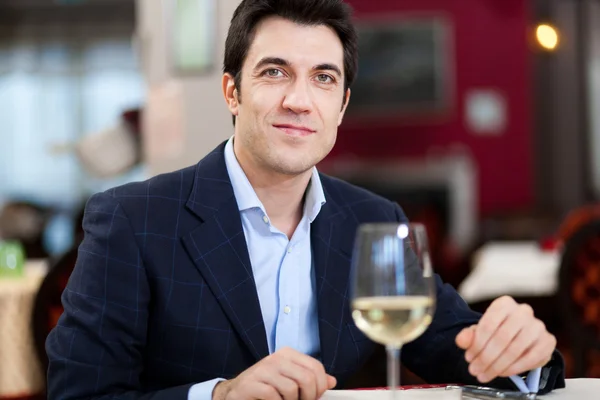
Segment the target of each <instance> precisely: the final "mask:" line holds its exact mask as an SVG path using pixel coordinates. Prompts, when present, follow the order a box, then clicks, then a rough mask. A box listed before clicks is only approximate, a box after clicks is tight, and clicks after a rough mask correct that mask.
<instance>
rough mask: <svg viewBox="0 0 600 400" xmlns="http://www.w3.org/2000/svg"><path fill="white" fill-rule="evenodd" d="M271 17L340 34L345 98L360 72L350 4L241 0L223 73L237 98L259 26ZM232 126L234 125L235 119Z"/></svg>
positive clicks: (327, 0) (227, 44)
mask: <svg viewBox="0 0 600 400" xmlns="http://www.w3.org/2000/svg"><path fill="white" fill-rule="evenodd" d="M270 16H279V17H282V18H285V19H287V20H290V21H292V22H295V23H297V24H301V25H309V26H310V25H325V26H328V27H330V28H331V29H333V30H334V31H335V32H336V33H337V35H338V37H339V38H340V41H341V42H342V45H343V47H344V75H345V80H344V95H345V93H346V91H347V89H348V88H349V87H350V86H351V85H352V83H353V82H354V79H355V77H356V72H357V69H358V39H357V34H356V30H355V28H354V25H353V24H352V20H351V17H352V9H351V8H350V6H349V5H348V4H346V3H344V1H342V0H242V2H241V3H240V5H239V6H238V7H237V9H236V10H235V12H234V13H233V17H232V19H231V24H230V26H229V32H228V33H227V40H226V41H225V57H224V61H223V72H224V73H229V74H231V75H232V76H233V77H234V83H235V87H236V88H237V89H238V99H240V98H239V96H240V87H241V80H242V65H243V64H244V61H245V60H246V56H247V55H248V49H249V48H250V45H251V44H252V41H253V40H254V34H255V28H256V25H257V24H258V23H259V22H260V21H261V20H263V19H264V18H267V17H270ZM240 101H241V99H240ZM233 123H234V125H235V116H234V117H233Z"/></svg>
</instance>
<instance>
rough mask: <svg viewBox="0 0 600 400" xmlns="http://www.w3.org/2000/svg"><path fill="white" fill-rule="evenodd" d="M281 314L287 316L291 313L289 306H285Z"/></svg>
mask: <svg viewBox="0 0 600 400" xmlns="http://www.w3.org/2000/svg"><path fill="white" fill-rule="evenodd" d="M283 312H284V313H286V314H289V313H291V312H292V309H291V308H290V306H285V308H284V309H283Z"/></svg>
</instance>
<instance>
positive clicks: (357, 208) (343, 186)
mask: <svg viewBox="0 0 600 400" xmlns="http://www.w3.org/2000/svg"><path fill="white" fill-rule="evenodd" d="M319 177H320V179H321V184H322V185H323V190H324V192H325V197H326V199H327V200H329V199H331V200H333V202H334V203H336V204H337V205H338V206H340V207H342V208H345V209H351V211H352V212H353V213H355V214H356V213H359V214H365V215H366V219H367V220H368V219H369V217H368V215H374V214H378V213H380V212H382V211H383V212H384V214H385V215H386V216H388V217H389V220H390V221H404V220H406V216H405V215H404V211H403V210H402V208H401V206H400V205H399V204H398V203H396V202H393V201H391V200H390V199H387V198H385V197H383V196H381V195H379V194H376V193H373V192H372V191H370V190H367V189H365V188H362V187H360V186H357V185H353V184H351V183H349V182H346V181H344V180H342V179H339V178H336V177H332V176H329V175H327V174H323V173H319Z"/></svg>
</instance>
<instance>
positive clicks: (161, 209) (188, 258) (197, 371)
mask: <svg viewBox="0 0 600 400" xmlns="http://www.w3.org/2000/svg"><path fill="white" fill-rule="evenodd" d="M223 151H224V143H223V144H221V145H220V146H219V147H218V148H217V149H215V150H214V151H213V152H211V153H210V154H209V155H208V156H206V157H205V158H204V159H202V160H201V161H200V162H199V163H198V164H197V165H196V166H193V167H189V168H186V169H183V170H180V171H176V172H173V173H168V174H163V175H159V176H157V177H154V178H152V179H150V180H147V181H144V182H137V183H131V184H127V185H124V186H121V187H117V188H114V189H112V190H109V191H107V192H104V193H100V194H96V195H94V196H92V197H91V198H90V199H89V201H88V203H87V205H86V210H85V217H84V222H83V228H84V231H85V238H84V240H83V242H82V244H81V245H80V247H79V252H78V259H77V263H76V266H75V269H74V271H73V273H72V275H71V277H70V280H69V282H68V285H67V287H66V289H65V291H64V293H63V296H62V302H63V306H64V313H63V315H62V316H61V318H60V320H59V322H58V325H57V326H56V327H55V329H53V330H52V332H51V333H50V335H49V336H48V339H47V341H46V349H47V353H48V357H49V368H48V388H47V392H48V398H49V399H84V398H85V399H92V398H93V399H109V398H110V399H115V398H117V399H139V398H148V399H149V398H152V399H169V400H173V399H187V395H188V390H189V388H190V387H191V386H192V385H193V384H195V383H198V382H202V381H206V380H210V379H213V378H216V377H222V378H232V377H235V376H236V375H237V374H239V373H240V372H242V371H243V370H245V369H247V368H248V367H250V366H252V365H253V364H255V363H256V362H257V361H259V360H260V359H262V358H263V357H265V356H267V355H268V348H267V340H266V334H265V328H264V324H263V320H262V316H261V310H260V305H259V300H258V295H257V291H256V287H255V283H254V279H253V275H252V268H251V266H250V258H249V255H248V250H247V247H246V243H245V238H244V233H243V230H242V224H241V219H240V214H239V211H238V207H237V204H236V199H235V197H234V195H233V190H232V186H231V183H230V181H229V176H228V174H227V170H226V166H225V159H224V154H223ZM321 180H322V185H323V189H324V191H325V196H326V199H327V203H326V204H325V205H324V206H323V208H322V209H321V212H320V213H319V216H318V217H317V219H316V220H315V221H314V222H313V224H312V226H311V243H312V249H313V254H314V265H315V273H316V282H317V303H318V318H319V323H318V324H319V335H320V340H321V360H322V362H323V364H324V366H325V369H326V370H327V372H328V373H329V374H331V375H333V376H335V377H336V378H337V380H338V388H340V387H344V384H345V383H346V382H347V381H348V378H349V377H350V376H351V375H353V374H354V373H356V372H357V371H358V370H359V368H360V367H361V366H362V365H363V364H364V363H365V361H366V360H367V359H368V357H369V356H370V355H371V354H372V353H373V351H374V349H375V346H376V345H375V344H374V343H373V342H371V341H370V340H368V339H367V338H366V337H365V336H364V335H363V334H362V333H361V332H360V331H359V330H358V328H357V327H356V326H355V325H354V322H353V320H352V317H351V315H350V308H349V302H348V277H349V269H350V257H351V252H352V247H353V241H354V235H355V232H356V229H357V227H358V225H359V224H361V223H364V222H383V221H405V220H406V218H405V216H404V214H403V213H402V211H401V209H400V207H399V206H398V205H397V204H395V203H392V202H391V201H388V200H386V199H384V198H382V197H379V196H376V195H375V194H373V193H370V192H368V191H366V190H363V189H360V188H357V187H355V186H352V185H350V184H348V183H345V182H343V181H340V180H337V179H334V178H332V177H328V176H326V175H323V174H322V175H321ZM479 317H480V316H479V314H477V313H474V312H473V311H471V310H470V309H469V308H468V306H467V305H466V303H465V302H464V301H463V300H462V299H461V298H460V297H459V296H458V294H457V293H456V292H455V290H454V289H453V288H452V287H450V286H448V285H444V284H442V282H441V281H440V279H439V277H438V278H437V309H436V312H435V317H434V319H433V323H432V324H431V326H430V328H429V329H428V330H427V331H426V332H425V333H424V334H423V335H422V336H421V337H420V338H418V339H417V340H415V341H413V342H411V343H409V344H407V345H405V347H404V348H403V351H402V361H403V363H404V364H405V365H406V366H407V367H408V368H409V369H411V370H412V371H413V372H415V373H416V374H417V375H419V376H421V377H422V378H423V379H425V380H426V381H429V382H465V383H468V382H471V383H474V379H473V377H471V376H470V375H469V373H468V371H467V364H466V362H465V361H464V354H463V351H461V350H460V349H458V348H457V347H456V345H455V343H454V339H455V337H456V335H457V334H458V332H459V331H460V330H461V329H462V328H464V327H466V326H469V325H471V324H474V323H476V322H477V321H478V319H479Z"/></svg>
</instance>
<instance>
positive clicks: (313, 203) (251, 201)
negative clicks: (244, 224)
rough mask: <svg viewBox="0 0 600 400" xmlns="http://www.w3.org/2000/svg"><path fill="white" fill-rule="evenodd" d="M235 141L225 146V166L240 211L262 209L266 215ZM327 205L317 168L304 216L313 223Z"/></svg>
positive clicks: (305, 201) (232, 137)
mask: <svg viewBox="0 0 600 400" xmlns="http://www.w3.org/2000/svg"><path fill="white" fill-rule="evenodd" d="M233 139H234V136H231V137H230V138H229V140H228V141H227V144H226V145H225V165H226V166H227V173H228V174H229V179H230V180H231V186H232V187H233V194H234V195H235V199H236V201H237V204H238V209H239V210H240V211H245V210H249V209H252V208H260V209H261V210H262V211H263V212H264V213H265V214H266V213H267V212H266V210H265V207H264V206H263V204H262V202H261V201H260V200H259V199H258V196H257V195H256V192H255V191H254V188H253V187H252V185H251V184H250V181H249V180H248V177H246V174H245V173H244V170H243V169H242V166H241V165H240V163H239V162H238V160H237V157H236V156H235V152H234V151H233ZM325 203H326V200H325V193H324V192H323V186H322V185H321V179H320V178H319V172H318V171H317V168H316V167H313V169H312V176H311V178H310V182H309V184H308V189H307V192H306V198H305V200H304V215H305V216H306V217H307V218H308V219H309V221H310V222H313V221H314V220H315V218H317V215H319V212H320V211H321V207H322V206H323V205H324V204H325Z"/></svg>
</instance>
